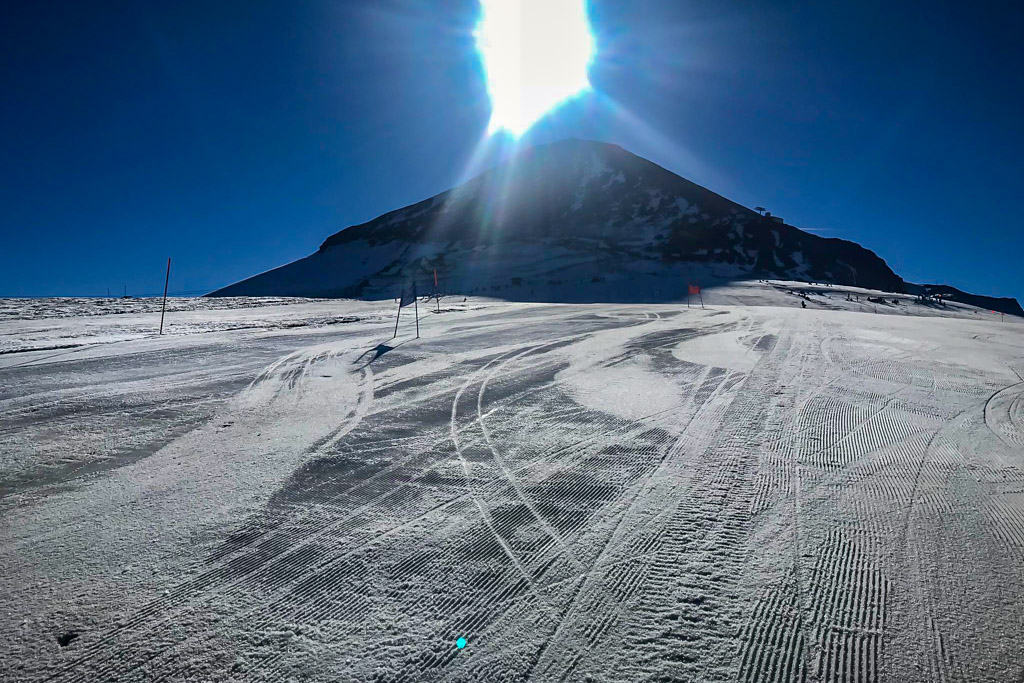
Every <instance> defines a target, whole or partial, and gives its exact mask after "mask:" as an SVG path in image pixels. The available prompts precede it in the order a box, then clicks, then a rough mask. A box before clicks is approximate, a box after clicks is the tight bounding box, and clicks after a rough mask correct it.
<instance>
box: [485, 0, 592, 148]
mask: <svg viewBox="0 0 1024 683" xmlns="http://www.w3.org/2000/svg"><path fill="white" fill-rule="evenodd" d="M480 5H481V15H480V23H479V24H478V25H477V28H476V44H477V49H478V50H479V51H480V55H481V57H482V58H483V64H484V72H485V73H486V75H487V89H488V91H489V92H490V95H491V124H490V132H492V133H493V132H495V131H498V130H502V129H504V130H507V131H508V132H509V133H511V134H512V135H515V136H519V135H522V134H523V133H524V132H526V130H527V129H528V128H529V127H530V126H532V125H533V124H534V122H536V121H537V119H539V118H540V117H542V116H543V115H544V114H545V113H546V112H548V111H550V110H551V109H553V108H554V107H555V106H557V105H558V104H559V103H560V102H562V101H563V100H566V99H568V98H570V97H573V96H574V95H577V94H578V93H580V92H582V91H584V90H587V89H588V88H589V87H590V79H589V78H588V77H587V69H588V67H589V66H590V62H591V60H592V59H593V56H594V38H593V36H592V34H591V32H590V22H589V20H588V19H587V0H480Z"/></svg>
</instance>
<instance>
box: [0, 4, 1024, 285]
mask: <svg viewBox="0 0 1024 683" xmlns="http://www.w3.org/2000/svg"><path fill="white" fill-rule="evenodd" d="M1007 8H1008V5H1005V3H1001V4H997V3H994V2H991V3H989V2H985V1H984V0H982V1H980V2H975V3H969V4H968V3H958V6H954V4H953V3H923V2H906V3H892V2H881V1H876V0H860V1H858V2H845V3H808V2H783V1H779V2H770V1H763V2H755V1H737V2H731V3H723V2H718V1H711V0H699V1H693V2H689V1H686V0H631V1H630V2H621V1H620V0H592V1H591V3H590V11H591V19H592V23H593V27H594V31H595V33H596V38H597V48H598V53H597V58H596V61H595V63H594V65H593V68H592V70H591V81H592V83H593V85H594V92H593V93H591V94H588V95H584V96H582V97H580V98H578V99H577V100H575V101H573V102H572V103H570V104H568V105H566V106H564V107H562V108H561V109H559V110H558V111H556V112H555V113H554V114H552V115H551V116H549V117H548V118H546V119H544V120H542V121H541V122H540V123H539V124H538V125H537V126H536V127H535V128H534V129H533V130H532V131H531V132H530V133H529V134H528V135H527V137H526V139H525V140H526V142H546V141H550V140H554V139H558V138H561V137H568V136H574V137H585V138H593V139H600V140H605V141H608V142H615V143H617V144H621V145H622V146H624V147H625V148H627V149H629V150H630V151H632V152H634V153H636V154H639V155H640V156H643V157H646V158H649V159H651V160H652V161H655V162H657V163H659V164H661V165H662V166H665V167H667V168H669V169H670V170H672V171H675V172H676V173H679V174H680V175H683V176H684V177H687V178H689V179H691V180H693V181H695V182H698V183H700V184H702V185H705V186H707V187H709V188H710V189H712V190H714V191H716V192H718V193H720V194H723V195H725V196H727V197H729V198H730V199H733V200H736V201H738V202H740V203H743V204H746V205H748V206H754V205H763V206H765V207H768V208H769V209H771V210H772V211H773V213H775V214H777V215H781V216H783V217H784V218H786V220H787V221H788V222H790V223H792V224H794V225H797V226H799V227H803V228H806V229H812V230H814V231H816V232H818V233H819V234H822V235H827V236H832V237H843V238H846V239H850V240H854V241H857V242H859V243H861V244H863V245H864V246H866V247H868V248H870V249H873V250H875V251H876V252H878V253H879V254H880V255H881V256H882V257H883V258H885V259H886V260H887V261H888V262H889V264H890V265H891V266H892V267H893V268H894V269H895V270H896V271H897V272H898V273H899V274H900V275H902V276H903V277H905V278H907V279H909V280H912V281H918V282H942V283H948V284H952V285H954V286H958V287H961V288H964V289H967V290H971V291H975V292H977V293H982V294H992V295H999V296H1016V297H1018V298H1021V299H1024V284H1022V283H1021V279H1020V276H1019V273H1020V272H1022V269H1021V258H1022V255H1024V229H1022V227H1024V226H1022V224H1021V223H1022V221H1021V218H1020V215H1021V212H1022V208H1021V206H1020V199H1021V187H1022V186H1024V165H1022V162H1021V158H1022V156H1024V131H1022V126H1021V122H1022V121H1024V87H1022V81H1024V77H1022V75H1021V72H1020V65H1021V64H1024V40H1022V38H1024V10H1021V9H1019V8H1018V9H1013V10H1010V9H1007ZM477 13H478V6H477V3H476V2H475V0H373V1H372V2H367V1H365V0H364V1H359V2H347V1H344V0H323V1H315V0H302V1H292V0H289V1H287V2H270V1H267V2H251V1H245V2H234V1H230V0H218V2H213V3H206V2H191V1H182V2H174V3H139V2H100V1H97V2H63V3H57V2H48V1H46V0H39V1H34V2H18V3H14V5H13V6H9V7H7V8H5V19H4V21H3V22H0V82H2V86H3V92H4V95H5V96H4V98H3V103H2V104H0V145H2V147H0V152H2V158H3V161H4V163H3V166H2V168H0V173H2V176H3V177H2V182H0V206H2V212H0V221H2V223H0V225H2V232H3V234H2V239H3V245H4V246H3V249H2V250H0V295H56V294H104V293H106V291H107V289H108V288H109V289H110V290H111V291H112V292H114V293H118V292H120V291H121V289H122V287H124V286H127V287H128V291H129V293H134V294H149V293H156V292H159V290H160V289H161V287H162V284H163V282H162V280H163V268H164V264H165V261H166V258H167V257H168V256H171V257H173V258H174V271H173V273H172V277H171V287H170V288H171V291H173V292H186V291H202V290H208V289H212V288H215V287H218V286H221V285H225V284H228V283H230V282H233V281H236V280H239V279H241V278H243V277H246V276H248V275H251V274H254V273H256V272H259V271H262V270H266V269H268V268H271V267H274V266H276V265H280V264H282V263H285V262H288V261H291V260H294V259H296V258H300V257H302V256H305V255H306V254H308V253H310V252H312V251H314V250H315V249H316V248H317V246H318V245H319V244H320V242H321V241H322V240H323V239H324V238H325V237H327V236H328V235H330V234H331V233H333V232H336V231H337V230H339V229H341V228H343V227H345V226H348V225H352V224H357V223H360V222H363V221H366V220H369V219H371V218H373V217H375V216H377V215H379V214H381V213H384V212H386V211H389V210H392V209H395V208H398V207H400V206H405V205H407V204H410V203H412V202H415V201H418V200H420V199H424V198H426V197H428V196H430V195H433V194H435V193H437V192H440V191H443V190H445V189H447V188H449V187H450V186H452V185H454V184H455V183H457V182H458V181H459V180H460V179H462V178H463V177H464V176H465V174H466V173H467V169H468V167H469V163H470V159H471V158H472V157H473V154H474V151H475V150H477V148H478V145H481V144H483V147H482V149H484V150H485V152H486V154H485V155H484V159H485V160H493V159H494V158H496V157H495V155H496V154H497V153H498V152H499V151H500V150H501V149H502V145H501V144H500V143H501V141H500V140H497V141H493V140H492V141H491V142H490V143H489V144H488V143H486V142H484V143H482V142H481V141H482V140H483V139H484V137H485V131H486V128H487V123H488V117H489V102H488V98H487V91H486V86H485V84H484V81H483V76H482V71H481V65H480V62H479V58H478V56H477V54H476V51H475V48H474V42H473V37H472V30H473V27H474V24H475V23H476V19H477Z"/></svg>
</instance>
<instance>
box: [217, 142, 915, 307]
mask: <svg viewBox="0 0 1024 683" xmlns="http://www.w3.org/2000/svg"><path fill="white" fill-rule="evenodd" d="M688 264H689V265H688ZM689 266H694V267H697V266H700V267H703V268H705V269H706V268H709V267H713V268H715V269H717V271H716V272H719V271H720V272H722V273H730V274H732V276H734V277H736V278H742V277H765V278H769V277H779V278H789V279H797V280H811V281H823V282H833V283H835V284H847V285H857V286H861V287H867V288H871V289H880V290H884V291H890V292H904V291H906V287H907V285H906V283H904V281H903V280H902V278H900V277H899V276H898V275H896V274H895V273H894V272H893V271H892V270H891V269H890V268H889V267H888V266H887V265H886V263H885V262H884V261H883V260H882V259H881V258H879V257H878V256H877V255H876V254H875V253H874V252H872V251H869V250H868V249H865V248H863V247H861V246H860V245H858V244H855V243H853V242H848V241H846V240H841V239H835V238H823V237H819V236H817V235H813V234H810V233H807V232H804V231H802V230H799V229H797V228H795V227H793V226H790V225H786V224H785V223H783V222H781V221H779V220H778V219H773V218H770V217H764V216H760V215H758V214H757V213H756V212H754V211H751V210H750V209H748V208H746V207H744V206H741V205H739V204H737V203H735V202H733V201H730V200H728V199H726V198H725V197H722V196H721V195H718V194H716V193H714V192H712V191H711V190H708V189H707V188H704V187H701V186H700V185H697V184H696V183H693V182H690V181H689V180H686V179H685V178H682V177H680V176H678V175H676V174H675V173H672V172H671V171H668V170H666V169H664V168H662V167H661V166H658V165H657V164H655V163H653V162H651V161H648V160H646V159H643V158H641V157H639V156H636V155H635V154H632V153H631V152H629V151H627V150H625V149H623V148H622V147H620V146H618V145H614V144H610V143H606V142H598V141H594V140H583V139H579V138H567V139H563V140H558V141H556V142H551V143H548V144H543V145H537V146H534V147H529V148H525V149H523V150H521V151H519V152H518V153H517V154H515V155H513V156H512V157H511V158H509V159H507V160H506V161H504V162H503V163H501V164H498V165H497V166H494V167H493V168H491V169H488V170H487V171H484V172H483V173H481V174H479V175H477V176H476V177H474V178H472V179H471V180H469V181H467V182H465V183H463V184H461V185H459V186H458V187H455V188H452V189H451V190H448V191H446V192H442V193H441V194H438V195H436V196H434V197H431V198H429V199H426V200H424V201H421V202H417V203H416V204H412V205H411V206H407V207H404V208H402V209H398V210H396V211H391V212H390V213H386V214H384V215H382V216H379V217H378V218H375V219H373V220H371V221H368V222H366V223H363V224H361V225H355V226H352V227H349V228H345V229H344V230H341V231H339V232H337V233H335V234H333V235H331V236H330V237H328V238H327V239H326V240H324V242H323V244H321V246H320V249H319V250H318V251H317V253H315V254H313V255H312V256H309V257H307V258H305V259H302V260H300V261H297V262H295V263H292V264H288V265H286V266H282V267H281V268H277V269H275V270H272V271H269V272H267V273H263V274H261V275H257V276H255V277H253V278H249V279H248V280H245V281H243V282H240V283H237V284H235V285H231V286H229V287H226V288H224V289H222V290H219V291H218V292H215V294H218V295H275V296H277V295H279V296H348V297H364V298H387V297H392V296H395V288H396V286H400V285H399V284H397V283H400V282H401V281H403V280H404V279H407V278H408V277H410V276H417V275H419V276H421V277H424V278H428V277H429V276H430V275H431V271H433V270H435V269H437V268H438V267H441V268H443V269H446V272H447V273H448V276H449V283H450V284H452V285H453V286H455V287H456V288H458V291H471V290H473V289H477V290H479V288H480V287H484V288H488V287H491V288H494V287H497V288H498V290H494V289H491V291H500V290H501V288H502V287H504V286H506V285H505V284H504V283H508V282H513V281H514V282H520V283H523V282H530V283H533V286H532V287H530V288H529V289H528V290H527V291H529V292H532V295H533V296H537V292H538V291H541V292H542V293H543V294H542V295H541V296H543V297H544V298H546V299H547V300H560V298H561V297H562V296H567V294H560V293H559V291H560V290H558V287H560V286H565V287H571V286H579V287H582V286H586V284H587V283H589V282H591V281H592V280H593V281H600V280H602V279H604V278H606V277H619V276H621V277H626V278H630V277H634V275H635V274H636V273H644V274H645V276H657V274H659V273H661V274H663V275H664V277H666V278H669V279H671V280H672V282H673V285H672V286H673V287H676V286H677V283H678V281H680V280H681V279H682V278H683V275H684V274H685V273H686V272H687V268H688V267H689ZM566 291H568V290H566ZM657 291H660V289H659V290H657ZM665 291H666V292H667V291H674V290H669V289H667V288H666V290H665ZM570 293H571V292H570ZM574 298H575V297H574Z"/></svg>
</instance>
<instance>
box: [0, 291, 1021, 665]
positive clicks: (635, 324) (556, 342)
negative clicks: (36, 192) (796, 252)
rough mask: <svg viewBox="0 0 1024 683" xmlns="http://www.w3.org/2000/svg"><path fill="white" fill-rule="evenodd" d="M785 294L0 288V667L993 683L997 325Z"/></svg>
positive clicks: (1002, 377) (999, 456) (1007, 556)
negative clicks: (21, 298) (632, 300)
mask: <svg viewBox="0 0 1024 683" xmlns="http://www.w3.org/2000/svg"><path fill="white" fill-rule="evenodd" d="M802 287H803V286H802V285H796V284H791V285H788V287H787V286H786V285H784V284H782V283H776V284H774V285H768V284H764V283H745V284H740V285H734V286H731V287H724V288H722V289H719V290H714V291H711V292H707V293H706V296H705V299H706V302H707V303H708V308H707V309H706V310H701V309H699V308H695V309H687V307H686V306H685V304H683V305H679V304H675V305H667V304H666V305H625V304H614V305H613V304H594V305H545V304H510V303H501V302H495V301H484V300H474V299H471V300H469V301H466V302H463V301H462V298H461V297H459V298H458V299H455V300H453V299H447V300H444V301H442V304H441V308H442V312H441V313H440V314H438V313H433V312H430V311H429V309H430V308H431V307H432V306H430V305H427V304H421V305H420V313H421V331H422V338H421V339H418V340H417V339H414V338H413V336H414V327H413V323H412V310H411V309H405V311H404V312H403V320H402V328H401V330H400V333H399V338H398V339H397V340H394V341H392V340H391V335H392V326H393V314H394V311H393V304H391V303H390V302H383V303H361V302H343V301H314V302H301V303H300V302H295V301H269V302H268V301H252V302H245V301H239V300H232V302H229V303H217V302H210V301H209V300H206V301H196V300H182V301H177V302H175V307H174V310H173V314H172V315H169V316H168V326H167V332H168V334H165V335H164V336H163V337H158V336H156V334H155V332H156V326H157V325H158V324H159V310H158V307H157V308H154V307H153V306H151V304H152V302H149V301H142V302H138V304H137V305H136V306H135V307H132V306H127V305H126V307H125V308H124V309H123V310H120V309H119V310H118V312H117V314H110V313H107V314H105V315H95V314H92V313H95V311H94V309H93V308H90V306H94V304H91V303H88V302H86V303H80V304H74V303H73V302H71V301H70V300H62V301H61V302H50V305H51V306H58V307H60V312H59V313H54V314H52V315H48V314H47V302H40V301H35V302H23V303H22V304H18V303H16V302H13V303H12V302H4V306H3V307H0V311H2V313H3V316H2V318H0V576H2V581H3V583H2V585H0V589H2V590H0V629H2V632H3V634H4V640H3V643H2V644H0V680H4V681H22V680H24V681H41V680H59V681H121V680H135V681H157V680H161V681H176V680H267V681H281V680H296V681H305V680H310V681H409V682H418V681H466V682H469V681H562V680H564V681H621V682H624V683H625V682H632V681H673V680H678V681H773V682H774V681H779V682H781V681H844V682H851V683H852V682H854V681H864V682H866V681H1017V680H1021V676H1022V673H1024V597H1022V596H1024V400H1022V398H1021V396H1022V395H1024V381H1022V378H1021V375H1022V374H1024V324H1022V321H1020V320H1019V319H1013V320H1011V319H1010V318H1009V317H1008V318H1007V319H1006V320H1005V321H1001V319H1000V316H998V315H992V314H991V313H990V312H987V311H978V310H975V309H968V308H967V307H962V306H961V307H956V306H949V307H945V308H935V307H931V306H927V305H923V304H914V303H913V302H910V301H901V303H899V304H891V303H889V304H884V305H877V304H871V303H866V302H865V300H864V299H865V296H866V293H859V294H861V301H859V302H858V301H852V302H848V301H846V290H840V289H839V288H836V289H831V288H829V289H828V291H825V292H823V293H822V294H810V295H808V299H807V300H803V299H800V298H797V296H795V295H794V294H793V293H791V291H789V290H792V289H799V288H802ZM802 300H803V301H805V303H806V304H807V308H806V309H802V308H801V307H800V301H802ZM19 306H21V308H19ZM75 306H78V307H79V308H78V309H76V308H75ZM154 312H155V313H154ZM459 638H465V639H466V646H465V648H464V649H459V648H458V647H457V646H456V641H457V639H459Z"/></svg>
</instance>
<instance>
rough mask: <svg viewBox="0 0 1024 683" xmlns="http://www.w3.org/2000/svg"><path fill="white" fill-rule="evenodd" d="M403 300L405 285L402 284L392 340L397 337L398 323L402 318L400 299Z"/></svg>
mask: <svg viewBox="0 0 1024 683" xmlns="http://www.w3.org/2000/svg"><path fill="white" fill-rule="evenodd" d="M404 298H405V283H404V282H403V283H402V291H401V292H400V293H399V294H398V315H396V316H395V334H394V336H392V337H391V338H392V339H394V338H395V337H397V336H398V321H399V319H400V318H401V317H402V299H404Z"/></svg>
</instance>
